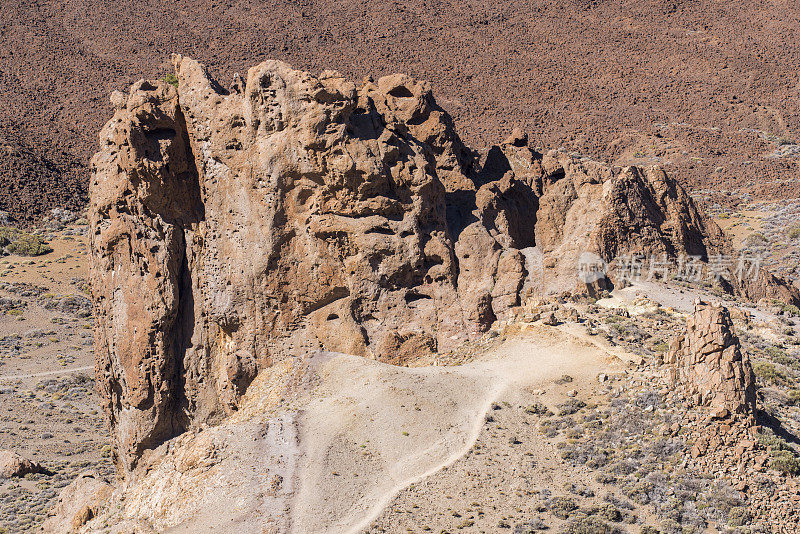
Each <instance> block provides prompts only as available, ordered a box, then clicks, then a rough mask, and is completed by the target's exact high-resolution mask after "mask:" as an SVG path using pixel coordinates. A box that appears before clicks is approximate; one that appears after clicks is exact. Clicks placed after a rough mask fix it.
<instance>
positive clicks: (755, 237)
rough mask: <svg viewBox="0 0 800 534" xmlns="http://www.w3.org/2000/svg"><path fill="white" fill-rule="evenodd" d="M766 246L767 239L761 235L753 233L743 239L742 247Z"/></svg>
mask: <svg viewBox="0 0 800 534" xmlns="http://www.w3.org/2000/svg"><path fill="white" fill-rule="evenodd" d="M766 244H767V238H766V237H764V235H763V234H760V233H758V232H754V233H752V234H750V235H749V236H747V237H746V238H745V239H744V246H746V247H759V246H763V245H766Z"/></svg>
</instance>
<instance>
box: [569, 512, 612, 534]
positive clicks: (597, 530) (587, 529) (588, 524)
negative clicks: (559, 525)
mask: <svg viewBox="0 0 800 534" xmlns="http://www.w3.org/2000/svg"><path fill="white" fill-rule="evenodd" d="M562 532H564V533H565V534H611V533H612V532H614V529H613V528H612V527H611V526H610V525H608V524H607V523H605V522H604V521H603V520H602V519H600V518H599V517H595V516H589V517H583V518H581V519H578V520H576V521H571V522H570V523H569V524H567V525H566V526H565V527H564V529H563V530H562Z"/></svg>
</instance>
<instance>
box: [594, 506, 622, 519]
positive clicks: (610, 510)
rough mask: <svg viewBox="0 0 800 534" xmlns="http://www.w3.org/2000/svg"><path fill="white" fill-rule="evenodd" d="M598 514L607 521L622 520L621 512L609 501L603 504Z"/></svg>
mask: <svg viewBox="0 0 800 534" xmlns="http://www.w3.org/2000/svg"><path fill="white" fill-rule="evenodd" d="M598 514H599V515H600V516H601V517H602V518H603V519H605V520H607V521H612V522H614V523H619V522H620V521H622V512H620V511H619V509H618V508H617V507H616V506H614V505H613V504H611V503H608V504H605V505H603V507H602V508H600V511H599V512H598Z"/></svg>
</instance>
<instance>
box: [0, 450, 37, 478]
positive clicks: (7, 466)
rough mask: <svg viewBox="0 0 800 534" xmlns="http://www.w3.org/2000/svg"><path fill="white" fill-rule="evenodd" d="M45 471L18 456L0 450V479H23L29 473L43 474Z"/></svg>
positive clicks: (11, 452) (34, 463)
mask: <svg viewBox="0 0 800 534" xmlns="http://www.w3.org/2000/svg"><path fill="white" fill-rule="evenodd" d="M45 472H46V469H44V468H43V467H42V466H40V465H39V464H37V463H36V462H32V461H30V460H28V459H27V458H23V457H22V456H20V455H19V454H17V453H15V452H13V451H9V450H0V478H14V477H24V476H25V475H27V474H29V473H45Z"/></svg>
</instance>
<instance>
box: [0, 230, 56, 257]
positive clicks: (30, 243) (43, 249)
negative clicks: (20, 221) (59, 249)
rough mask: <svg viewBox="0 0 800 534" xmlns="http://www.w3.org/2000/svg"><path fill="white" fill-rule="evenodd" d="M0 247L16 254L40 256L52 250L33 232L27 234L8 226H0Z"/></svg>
mask: <svg viewBox="0 0 800 534" xmlns="http://www.w3.org/2000/svg"><path fill="white" fill-rule="evenodd" d="M0 247H5V248H6V250H7V251H8V252H10V253H11V254H17V255H18V256H41V255H42V254H48V253H50V252H53V249H52V248H51V247H50V245H49V244H48V243H47V241H45V240H44V239H42V238H41V237H40V236H38V235H35V234H29V233H27V232H24V231H22V230H19V229H17V228H12V227H10V226H2V227H0Z"/></svg>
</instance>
